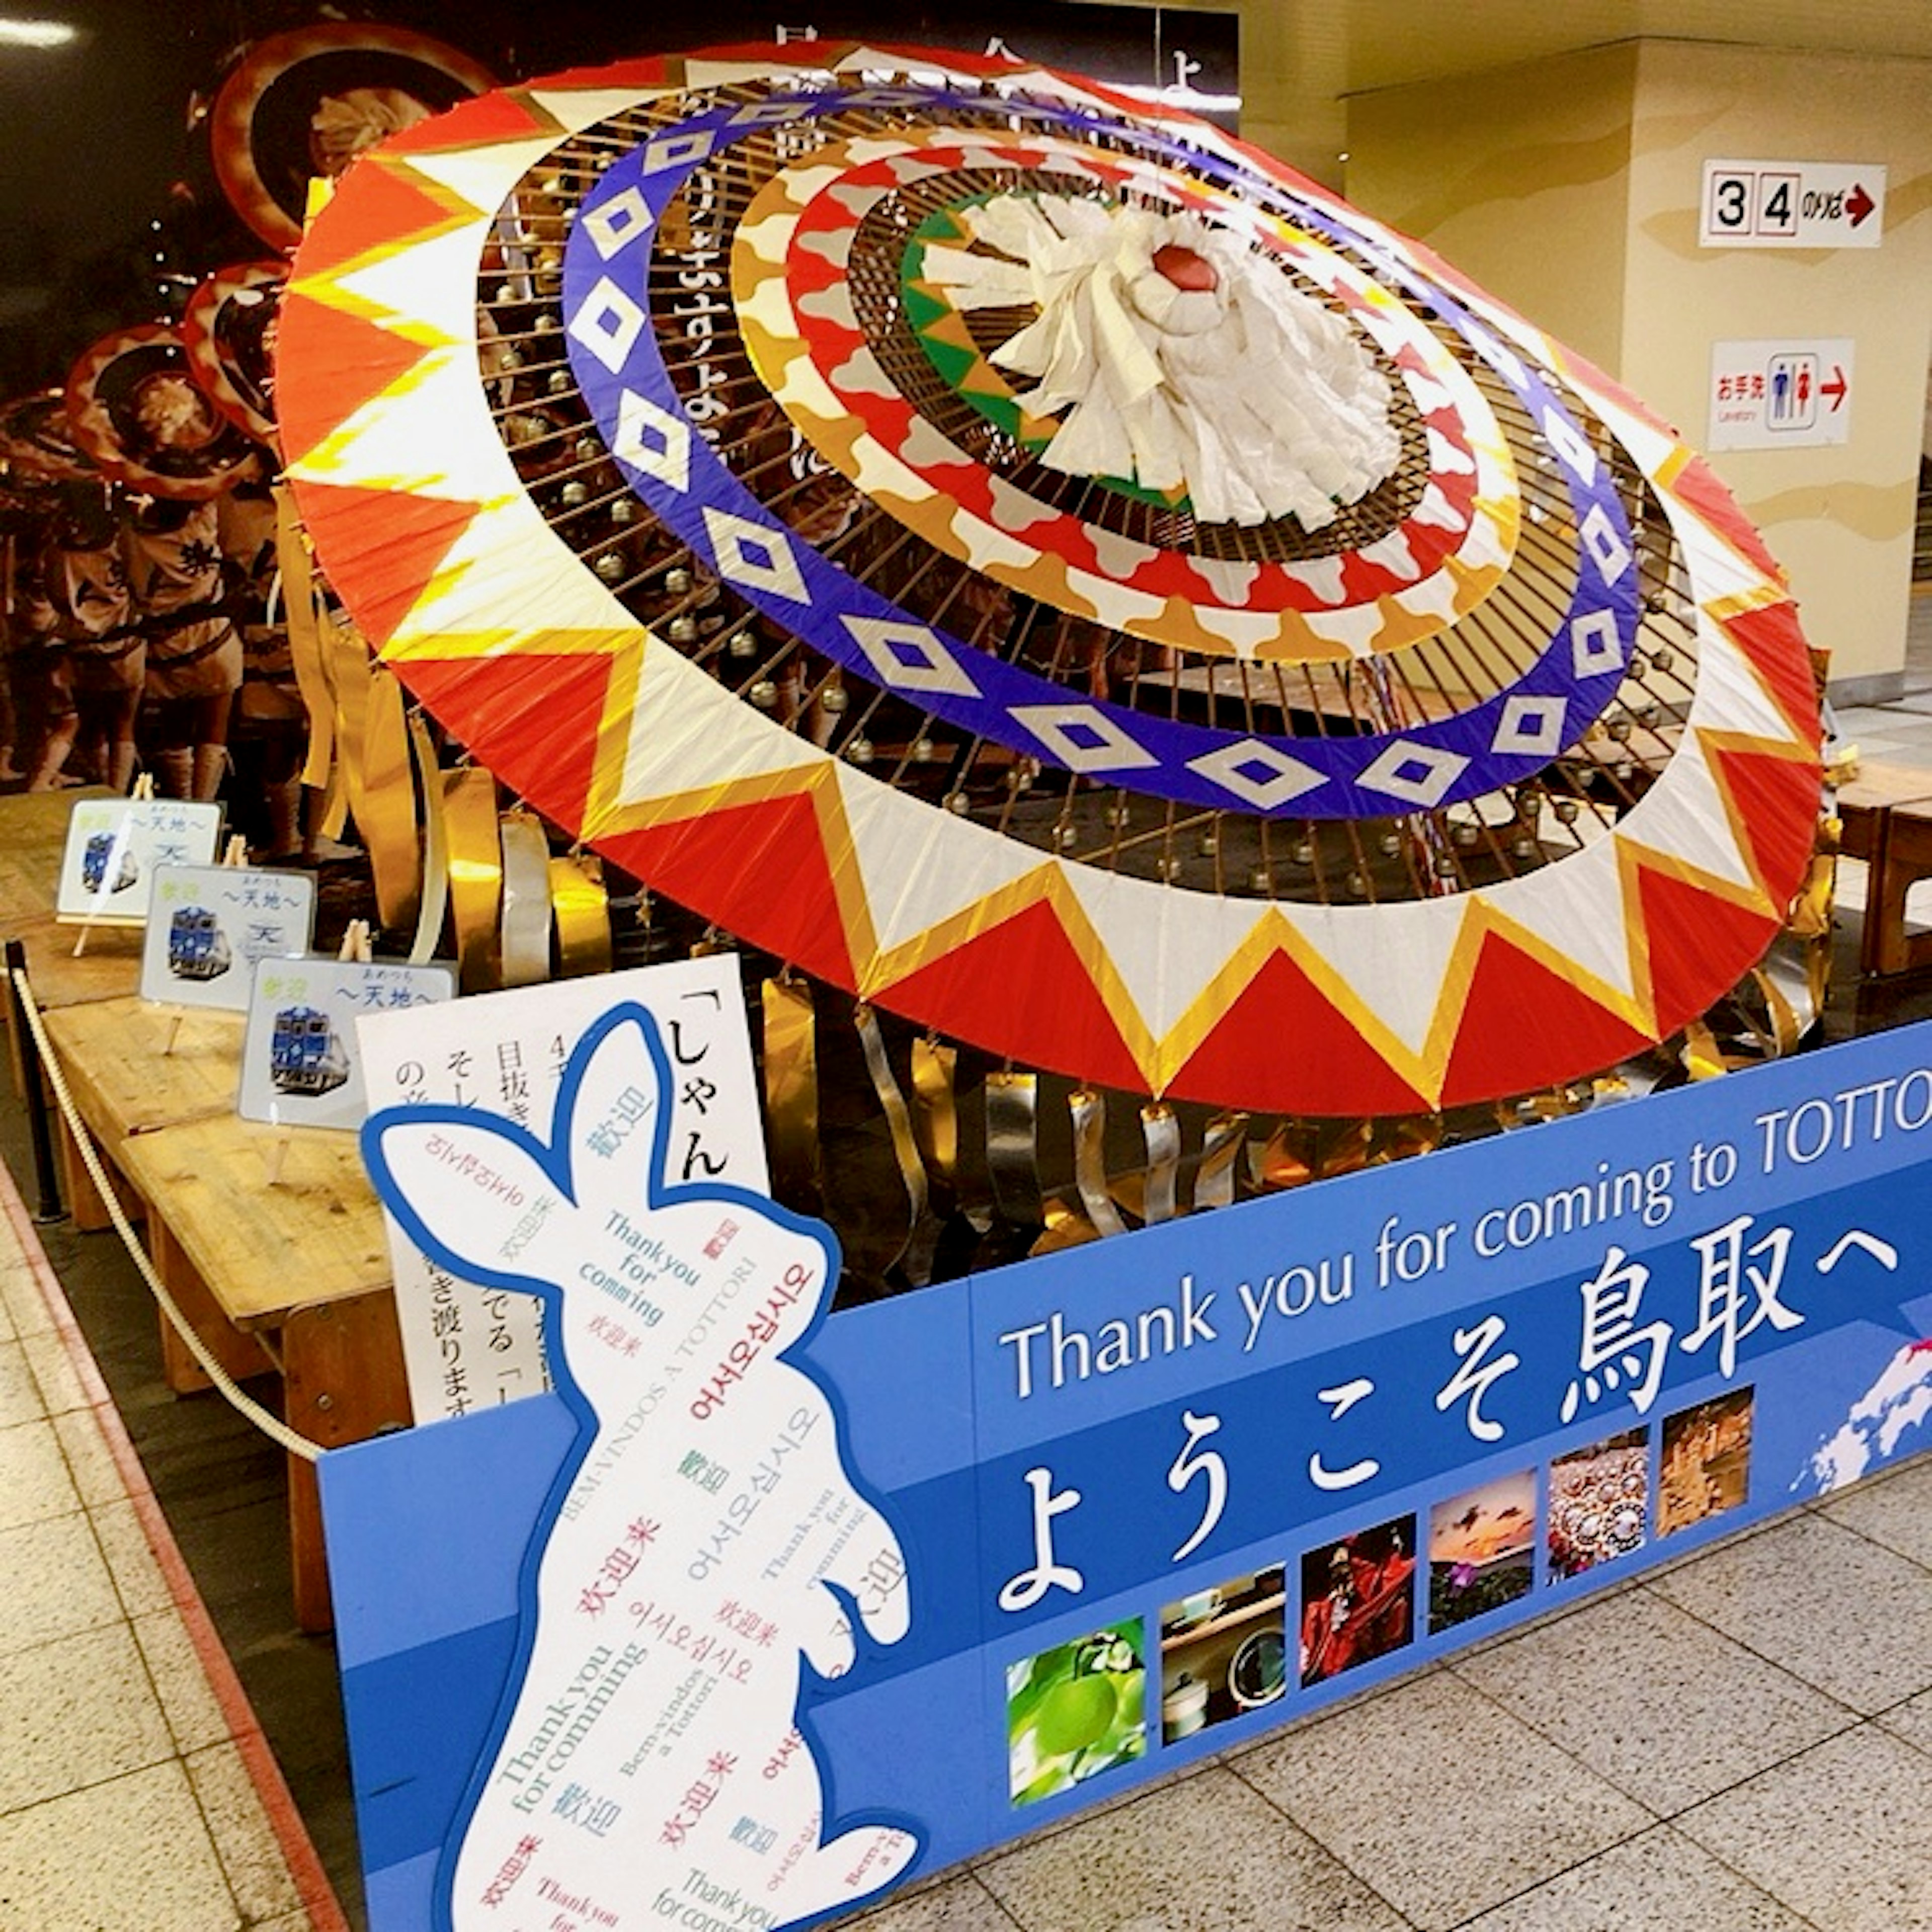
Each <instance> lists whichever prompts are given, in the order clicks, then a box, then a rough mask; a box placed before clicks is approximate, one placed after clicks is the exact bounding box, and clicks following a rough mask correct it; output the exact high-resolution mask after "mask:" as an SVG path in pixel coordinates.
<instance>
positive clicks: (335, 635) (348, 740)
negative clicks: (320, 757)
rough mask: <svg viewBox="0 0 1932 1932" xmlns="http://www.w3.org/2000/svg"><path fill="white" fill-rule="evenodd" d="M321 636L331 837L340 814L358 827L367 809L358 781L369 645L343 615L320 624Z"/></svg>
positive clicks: (364, 745) (364, 746) (364, 748)
mask: <svg viewBox="0 0 1932 1932" xmlns="http://www.w3.org/2000/svg"><path fill="white" fill-rule="evenodd" d="M323 652H324V661H325V663H326V664H327V666H328V670H329V688H330V690H331V691H333V692H334V693H335V766H334V768H333V769H332V770H331V772H330V773H329V816H330V817H332V819H333V820H335V829H334V830H333V831H332V832H329V837H330V838H335V837H337V836H338V835H339V834H340V833H341V830H342V826H343V820H344V816H345V815H346V816H347V817H353V819H354V820H355V821H356V827H357V829H358V830H359V831H360V830H361V829H362V820H363V818H364V817H365V811H366V807H365V802H364V796H363V783H362V781H363V774H364V772H365V769H367V756H368V720H369V684H370V676H369V647H368V645H367V644H365V643H364V642H363V641H362V632H361V631H359V630H357V629H356V626H355V625H353V624H352V623H350V621H349V620H348V619H347V618H346V617H343V618H339V619H335V621H333V622H329V623H328V624H326V625H325V626H324V628H323ZM364 836H365V838H366V837H367V833H366V832H365V833H364Z"/></svg>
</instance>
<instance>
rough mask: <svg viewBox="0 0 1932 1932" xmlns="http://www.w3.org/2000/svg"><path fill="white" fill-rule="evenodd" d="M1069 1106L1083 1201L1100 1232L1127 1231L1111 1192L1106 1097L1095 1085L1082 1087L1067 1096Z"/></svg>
mask: <svg viewBox="0 0 1932 1932" xmlns="http://www.w3.org/2000/svg"><path fill="white" fill-rule="evenodd" d="M1067 1112H1069V1113H1070V1115H1072V1116H1073V1184H1074V1185H1075V1187H1077V1188H1079V1190H1080V1205H1081V1206H1082V1207H1083V1208H1085V1210H1086V1211H1087V1218H1088V1220H1089V1221H1091V1222H1092V1223H1093V1224H1094V1230H1095V1232H1097V1233H1098V1234H1100V1235H1124V1234H1125V1233H1126V1232H1127V1223H1125V1222H1124V1221H1123V1220H1121V1217H1120V1212H1119V1211H1118V1209H1117V1208H1115V1205H1114V1204H1113V1202H1112V1200H1111V1199H1109V1197H1108V1194H1107V1149H1106V1139H1107V1103H1106V1098H1105V1097H1103V1095H1101V1094H1097V1093H1095V1092H1094V1091H1093V1089H1092V1088H1088V1087H1082V1088H1076V1090H1075V1091H1073V1093H1071V1094H1068V1095H1067Z"/></svg>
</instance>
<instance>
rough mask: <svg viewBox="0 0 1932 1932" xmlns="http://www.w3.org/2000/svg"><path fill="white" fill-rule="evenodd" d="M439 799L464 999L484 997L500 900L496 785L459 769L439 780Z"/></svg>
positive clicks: (477, 771)
mask: <svg viewBox="0 0 1932 1932" xmlns="http://www.w3.org/2000/svg"><path fill="white" fill-rule="evenodd" d="M443 805H444V809H445V811H446V813H447V814H448V820H447V823H448V825H449V904H450V912H451V916H452V918H453V919H454V920H455V926H456V960H457V970H458V976H459V977H460V980H461V982H462V986H463V991H464V992H466V993H481V992H488V991H489V990H490V989H491V988H493V987H494V986H496V985H497V983H498V978H497V974H498V970H499V969H498V962H497V958H496V909H497V907H498V906H499V904H501V903H502V896H503V850H502V845H501V844H499V841H498V838H497V833H496V780H495V779H494V778H492V777H491V776H490V774H489V773H488V772H486V771H485V770H484V769H483V767H482V766H481V765H463V766H459V767H458V769H456V770H455V771H453V772H445V773H444V774H443Z"/></svg>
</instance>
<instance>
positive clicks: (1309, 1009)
mask: <svg viewBox="0 0 1932 1932" xmlns="http://www.w3.org/2000/svg"><path fill="white" fill-rule="evenodd" d="M1258 1039H1264V1040H1271V1041H1272V1042H1274V1047H1275V1053H1274V1060H1275V1063H1276V1070H1275V1071H1274V1076H1273V1087H1274V1091H1272V1092H1271V1091H1268V1088H1269V1085H1270V1072H1269V1070H1268V1069H1265V1068H1259V1067H1256V1064H1255V1058H1256V1056H1255V1042H1256V1040H1258ZM1174 1091H1175V1092H1177V1093H1187V1092H1190V1091H1193V1092H1196V1093H1203V1094H1216V1093H1221V1094H1226V1093H1238V1092H1252V1093H1253V1094H1255V1096H1256V1098H1255V1100H1254V1103H1253V1104H1254V1105H1255V1106H1264V1107H1280V1108H1281V1109H1283V1110H1284V1111H1286V1112H1298V1113H1308V1114H1367V1113H1378V1114H1417V1113H1426V1112H1427V1111H1428V1110H1429V1106H1430V1103H1429V1102H1428V1101H1427V1100H1425V1099H1424V1097H1422V1095H1421V1094H1418V1092H1417V1091H1416V1090H1415V1088H1413V1087H1412V1086H1410V1085H1409V1083H1408V1082H1407V1081H1406V1080H1404V1079H1403V1078H1402V1076H1400V1074H1398V1073H1397V1072H1396V1070H1394V1067H1391V1066H1390V1065H1389V1064H1388V1061H1385V1059H1384V1058H1382V1055H1380V1054H1379V1053H1378V1052H1376V1050H1375V1049H1374V1048H1373V1047H1372V1046H1370V1044H1369V1043H1368V1042H1367V1040H1364V1038H1363V1037H1362V1036H1361V1031H1360V1030H1359V1028H1358V1026H1357V1024H1356V1022H1355V1021H1353V1020H1352V1019H1349V1016H1347V1015H1346V1013H1343V1012H1342V1011H1341V1010H1340V1008H1339V1007H1337V1006H1336V1005H1335V1004H1334V1001H1331V1000H1330V999H1329V998H1328V996H1327V995H1325V994H1324V993H1323V992H1322V990H1321V989H1320V988H1319V986H1316V983H1315V982H1314V981H1313V980H1311V979H1310V977H1309V976H1308V975H1307V973H1305V972H1304V971H1303V970H1302V968H1301V966H1300V965H1298V963H1297V962H1295V960H1293V959H1290V958H1289V956H1287V954H1286V953H1273V954H1271V956H1269V957H1268V959H1267V960H1266V961H1265V962H1263V964H1262V968H1261V971H1259V972H1258V973H1257V974H1256V975H1255V977H1253V979H1252V980H1250V981H1249V982H1248V984H1247V987H1246V988H1245V989H1244V990H1243V992H1241V995H1240V997H1239V998H1238V999H1236V1000H1235V1002H1234V1004H1232V1006H1231V1007H1229V1009H1228V1010H1227V1012H1226V1014H1225V1015H1224V1016H1223V1018H1222V1019H1221V1021H1220V1024H1219V1025H1217V1027H1216V1028H1215V1029H1214V1031H1213V1032H1212V1033H1211V1034H1209V1035H1208V1037H1207V1039H1206V1040H1205V1041H1203V1042H1202V1044H1201V1046H1199V1047H1198V1048H1196V1050H1195V1052H1194V1053H1193V1055H1192V1056H1191V1057H1190V1058H1189V1060H1188V1061H1187V1064H1186V1065H1185V1066H1184V1067H1182V1068H1181V1071H1180V1073H1178V1075H1177V1076H1175V1082H1174Z"/></svg>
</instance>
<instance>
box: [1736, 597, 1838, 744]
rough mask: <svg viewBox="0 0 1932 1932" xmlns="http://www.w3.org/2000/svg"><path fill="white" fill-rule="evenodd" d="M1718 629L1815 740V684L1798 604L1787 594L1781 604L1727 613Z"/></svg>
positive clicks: (1787, 713)
mask: <svg viewBox="0 0 1932 1932" xmlns="http://www.w3.org/2000/svg"><path fill="white" fill-rule="evenodd" d="M1722 628H1723V629H1724V634H1725V635H1726V636H1727V637H1730V639H1731V640H1732V641H1733V643H1736V646H1737V647H1738V648H1739V650H1741V651H1742V652H1744V654H1745V656H1746V657H1747V658H1749V659H1750V660H1751V666H1752V667H1753V669H1754V670H1756V671H1757V674H1758V676H1760V677H1761V678H1763V679H1764V682H1765V683H1766V686H1767V687H1768V688H1769V690H1770V692H1771V694H1772V697H1775V699H1776V700H1778V709H1779V710H1781V712H1784V715H1785V716H1786V717H1787V718H1789V719H1790V721H1791V723H1792V724H1793V727H1794V728H1795V729H1796V730H1798V731H1799V732H1801V733H1805V735H1807V736H1811V737H1812V738H1814V739H1815V738H1816V736H1817V730H1818V683H1817V679H1815V678H1814V676H1812V674H1811V649H1810V646H1808V645H1807V644H1806V643H1805V633H1804V631H1803V630H1802V628H1800V626H1799V622H1798V606H1797V605H1796V604H1794V603H1793V602H1792V601H1790V598H1787V599H1786V600H1785V601H1784V602H1783V603H1781V604H1766V606H1765V607H1763V609H1762V610H1745V611H1742V612H1741V613H1739V615H1738V616H1735V617H1727V618H1726V619H1724V622H1723V626H1722Z"/></svg>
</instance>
